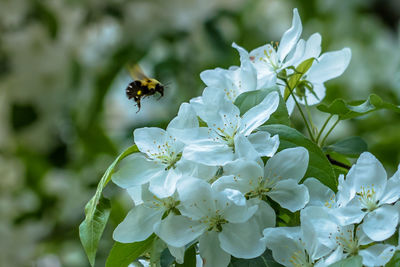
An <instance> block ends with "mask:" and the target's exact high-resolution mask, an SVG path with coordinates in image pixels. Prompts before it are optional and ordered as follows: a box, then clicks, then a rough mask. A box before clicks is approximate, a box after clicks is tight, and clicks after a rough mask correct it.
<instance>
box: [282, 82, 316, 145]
mask: <svg viewBox="0 0 400 267" xmlns="http://www.w3.org/2000/svg"><path fill="white" fill-rule="evenodd" d="M284 82H285V83H286V86H287V88H288V89H289V91H290V94H291V95H292V97H293V100H294V103H295V104H296V106H297V108H298V110H299V111H300V115H301V117H303V120H304V123H305V125H306V128H307V131H308V134H309V135H310V138H311V140H312V141H313V142H315V138H314V134H313V132H312V131H311V128H310V125H309V124H308V121H307V119H306V116H305V115H304V113H303V110H302V109H301V107H300V104H299V102H297V100H296V97H295V96H294V94H293V89H292V88H290V86H289V83H288V81H287V80H286V79H285V80H284Z"/></svg>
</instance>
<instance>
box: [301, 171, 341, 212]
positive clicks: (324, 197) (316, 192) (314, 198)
mask: <svg viewBox="0 0 400 267" xmlns="http://www.w3.org/2000/svg"><path fill="white" fill-rule="evenodd" d="M303 184H304V185H305V186H307V188H308V193H309V195H310V201H309V202H308V204H307V205H308V206H325V205H328V206H329V205H332V204H334V202H335V193H334V192H333V191H332V190H331V189H330V188H329V187H327V186H325V185H324V184H322V183H321V182H320V181H318V180H317V179H315V178H308V179H306V180H305V181H304V183H303Z"/></svg>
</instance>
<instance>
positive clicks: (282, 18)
mask: <svg viewBox="0 0 400 267" xmlns="http://www.w3.org/2000/svg"><path fill="white" fill-rule="evenodd" d="M294 7H297V8H298V9H299V12H300V16H301V18H302V21H303V27H304V30H303V38H308V36H310V35H311V34H312V33H314V32H319V33H321V35H322V37H323V43H322V45H323V51H329V50H337V49H341V48H342V47H350V48H351V49H352V53H353V57H352V61H351V63H350V66H349V68H348V69H347V71H346V72H345V74H344V75H343V76H341V77H340V78H338V79H335V80H332V81H329V82H327V83H326V86H327V88H328V95H327V97H326V99H325V100H324V102H327V103H329V102H331V101H332V100H333V99H335V98H337V97H342V98H345V99H349V100H360V99H366V98H367V96H368V95H369V94H370V93H372V92H374V93H376V94H378V95H380V96H381V97H382V98H383V99H384V100H387V101H390V102H392V103H395V104H396V105H398V104H399V103H400V37H399V19H400V2H399V1H398V0H346V1H335V0H307V1H300V0H299V1H289V0H249V1H239V0H214V1H200V0H170V1H163V0H158V1H149V0H142V1H126V0H111V1H105V0H103V1H94V0H87V1H77V0H75V1H72V0H70V1H66V0H33V1H26V0H2V1H1V2H0V33H1V34H0V125H1V127H0V266H45V267H48V266H49V267H50V266H51V267H53V266H54V267H57V266H78V267H79V266H88V261H87V259H86V257H85V254H84V252H83V249H82V247H81V245H80V242H79V238H78V225H79V223H80V222H81V221H82V220H83V218H84V215H83V207H84V205H85V203H86V202H87V201H88V200H89V198H90V197H91V196H92V194H93V193H94V190H95V186H96V184H97V182H98V180H99V179H100V177H101V175H102V173H103V172H104V171H105V170H106V168H107V166H108V165H109V164H110V163H111V162H112V160H113V158H114V157H115V156H116V155H117V154H118V153H119V152H120V151H122V149H123V148H126V147H127V146H129V145H130V144H132V142H133V138H132V132H133V130H134V128H136V127H143V126H159V127H165V126H166V125H167V124H168V122H169V120H170V119H171V118H172V117H173V116H175V114H176V112H177V110H178V108H179V105H180V104H181V103H182V102H184V101H188V100H189V99H190V98H192V97H194V96H197V95H199V94H201V91H202V89H203V84H202V83H201V80H200V78H199V73H200V72H201V71H202V70H205V69H208V68H215V67H217V66H218V67H223V68H228V67H229V66H231V65H238V64H239V57H238V55H237V52H236V51H235V50H234V49H232V48H231V43H232V42H233V41H234V42H236V43H238V44H239V45H242V46H244V47H245V48H246V49H248V50H251V49H253V48H255V47H258V46H260V45H262V44H264V43H266V42H270V41H278V40H279V39H280V37H281V35H282V33H283V32H284V31H285V30H286V29H288V28H289V26H290V23H291V17H292V9H293V8H294ZM128 61H130V62H139V63H140V64H141V66H142V67H143V69H144V70H145V71H146V73H147V74H148V75H151V76H154V77H156V78H157V79H158V80H160V81H162V82H163V83H169V86H168V88H167V89H166V91H165V97H163V98H162V99H161V100H159V101H157V100H156V97H155V98H149V99H145V100H144V101H143V102H142V109H141V111H140V112H139V113H136V111H137V108H136V107H135V105H134V103H133V102H132V101H128V99H126V97H125V92H124V90H125V87H126V86H127V84H128V83H129V82H130V81H131V79H130V77H129V75H128V73H127V71H126V70H125V69H124V65H125V63H126V62H128ZM318 116H319V115H317V121H319V123H321V116H319V117H318ZM318 118H319V119H318ZM295 119H296V117H295ZM296 125H300V123H296ZM300 130H301V129H300ZM354 135H359V136H361V137H363V138H364V139H365V140H366V141H367V142H368V144H369V150H370V151H371V152H373V153H374V154H375V155H376V156H377V157H378V158H379V159H380V160H381V161H382V162H383V163H384V164H385V167H386V168H387V170H388V172H389V173H390V174H391V173H393V172H394V171H395V170H396V168H397V164H398V162H399V161H400V115H399V114H394V113H391V112H385V111H382V112H378V113H375V114H372V115H368V116H366V117H363V118H361V119H357V120H351V121H346V122H342V123H341V124H340V125H339V127H338V128H337V129H336V131H335V132H334V134H333V135H332V136H331V137H330V139H329V142H332V141H335V140H337V139H340V138H341V137H345V136H354ZM105 195H106V196H108V197H110V198H112V199H113V202H112V205H113V212H112V214H111V218H110V223H109V225H108V226H107V228H106V231H105V234H104V235H103V239H102V241H101V243H100V248H99V253H98V258H97V265H98V266H103V265H104V261H105V258H106V256H107V253H108V251H109V249H110V246H111V244H112V238H111V234H112V230H113V229H114V228H115V226H116V225H117V224H118V223H119V222H120V221H121V220H122V219H123V217H124V216H125V214H126V212H127V210H128V209H129V207H130V206H131V203H130V201H129V200H128V197H127V196H126V195H125V194H124V193H123V191H122V190H119V189H118V188H116V187H115V186H109V187H108V188H107V189H106V191H105Z"/></svg>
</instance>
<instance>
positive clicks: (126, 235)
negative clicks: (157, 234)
mask: <svg viewBox="0 0 400 267" xmlns="http://www.w3.org/2000/svg"><path fill="white" fill-rule="evenodd" d="M162 215H163V211H162V210H156V209H151V208H147V207H145V206H144V205H139V206H136V207H134V208H133V209H132V210H131V211H129V212H128V215H126V217H125V219H124V220H123V221H122V222H121V223H120V224H119V225H118V226H117V228H115V230H114V233H113V238H114V240H116V241H118V242H121V243H133V242H138V241H143V240H145V239H147V238H148V237H149V236H150V235H151V234H152V233H153V227H154V225H155V224H156V223H157V222H159V221H161V216H162Z"/></svg>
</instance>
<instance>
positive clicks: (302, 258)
mask: <svg viewBox="0 0 400 267" xmlns="http://www.w3.org/2000/svg"><path fill="white" fill-rule="evenodd" d="M289 262H290V263H291V264H292V265H293V266H294V267H312V266H313V265H312V264H311V263H309V261H308V259H307V257H306V254H305V253H304V251H301V250H298V251H295V252H294V253H293V254H292V255H291V256H290V259H289Z"/></svg>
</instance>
